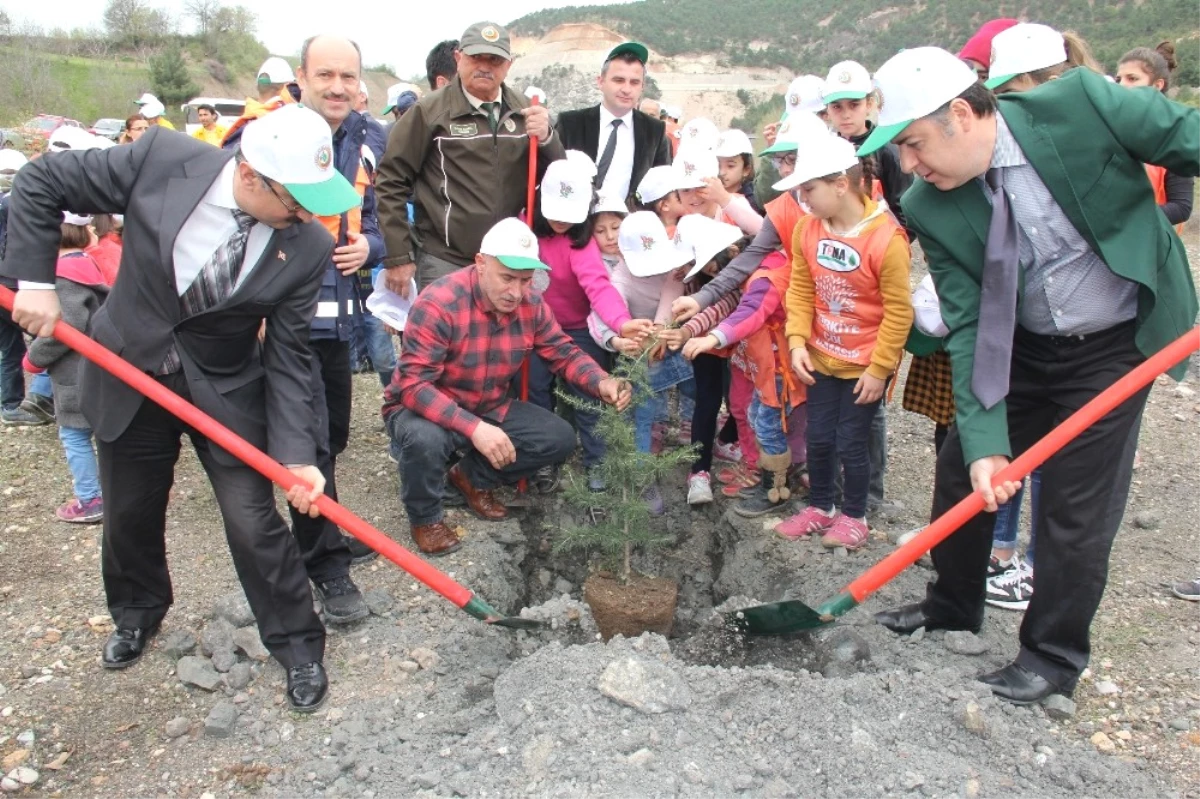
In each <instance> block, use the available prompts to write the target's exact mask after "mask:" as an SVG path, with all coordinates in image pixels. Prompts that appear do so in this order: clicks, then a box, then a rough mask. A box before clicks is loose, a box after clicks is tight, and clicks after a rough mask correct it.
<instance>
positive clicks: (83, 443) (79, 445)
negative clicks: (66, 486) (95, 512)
mask: <svg viewBox="0 0 1200 799" xmlns="http://www.w3.org/2000/svg"><path fill="white" fill-rule="evenodd" d="M58 440H59V441H61V442H62V445H63V452H64V453H65V454H66V456H67V468H68V469H70V470H71V481H72V482H73V483H74V488H75V498H76V499H78V500H79V501H80V502H88V501H90V500H93V499H95V498H96V497H98V496H100V474H99V472H98V471H97V469H96V450H95V449H94V448H93V447H92V431H91V429H90V428H87V427H60V428H58Z"/></svg>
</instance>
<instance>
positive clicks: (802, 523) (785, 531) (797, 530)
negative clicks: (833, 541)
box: [774, 505, 835, 541]
mask: <svg viewBox="0 0 1200 799" xmlns="http://www.w3.org/2000/svg"><path fill="white" fill-rule="evenodd" d="M834 518H835V517H833V516H826V515H825V513H824V512H823V511H819V510H817V509H816V508H814V507H813V506H812V505H809V506H808V507H807V508H805V509H804V510H802V511H800V512H799V513H797V514H796V515H795V516H793V517H791V518H790V519H784V520H783V521H781V522H780V523H779V524H777V525H775V527H774V530H775V534H776V535H778V536H779V537H780V538H786V539H788V540H789V541H795V540H796V539H797V538H803V537H804V536H806V535H812V534H813V533H820V532H823V531H825V530H828V529H829V528H830V527H832V526H833V522H834Z"/></svg>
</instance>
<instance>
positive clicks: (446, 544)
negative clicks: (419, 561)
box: [412, 522, 462, 558]
mask: <svg viewBox="0 0 1200 799" xmlns="http://www.w3.org/2000/svg"><path fill="white" fill-rule="evenodd" d="M412 537H413V541H416V542H417V547H418V548H419V549H420V550H421V551H422V552H424V553H425V554H426V555H431V556H432V557H435V558H436V557H439V556H441V555H449V554H450V553H451V552H453V551H454V550H456V549H458V548H459V547H461V546H462V542H461V541H459V540H458V536H456V535H455V534H454V531H453V530H451V529H450V528H449V527H447V526H446V524H445V523H444V522H434V523H433V524H414V525H413V528H412Z"/></svg>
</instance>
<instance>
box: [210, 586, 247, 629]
mask: <svg viewBox="0 0 1200 799" xmlns="http://www.w3.org/2000/svg"><path fill="white" fill-rule="evenodd" d="M212 615H213V618H214V619H221V620H223V621H226V622H228V623H229V624H230V625H232V626H233V627H245V626H246V625H248V624H254V611H252V610H250V603H249V602H248V601H246V595H245V594H243V593H242V592H241V591H238V592H236V593H233V594H226V595H225V596H223V597H221V598H220V599H218V600H217V601H216V603H215V604H214V605H213V609H212Z"/></svg>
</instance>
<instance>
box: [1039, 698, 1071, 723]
mask: <svg viewBox="0 0 1200 799" xmlns="http://www.w3.org/2000/svg"><path fill="white" fill-rule="evenodd" d="M1042 707H1043V708H1044V709H1045V711H1046V715H1047V716H1049V717H1050V718H1052V719H1055V720H1056V721H1066V720H1067V719H1069V718H1071V717H1073V716H1074V715H1075V702H1073V701H1072V700H1071V699H1070V698H1068V697H1066V696H1063V695H1062V694H1051V695H1050V696H1048V697H1046V698H1045V699H1043V700H1042Z"/></svg>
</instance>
